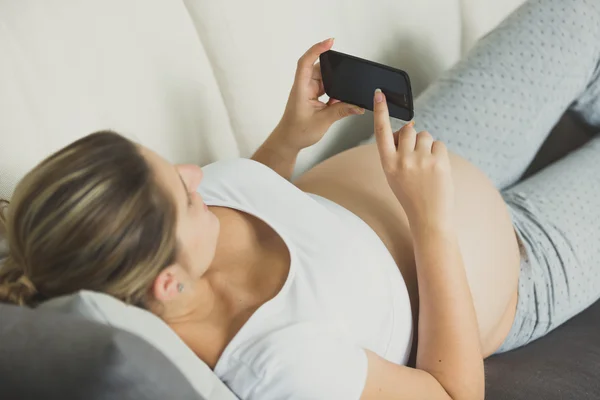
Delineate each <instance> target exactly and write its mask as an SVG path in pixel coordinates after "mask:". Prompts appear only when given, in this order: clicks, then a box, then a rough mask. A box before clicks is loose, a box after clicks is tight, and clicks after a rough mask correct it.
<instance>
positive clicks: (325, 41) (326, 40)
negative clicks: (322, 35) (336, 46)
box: [321, 38, 334, 44]
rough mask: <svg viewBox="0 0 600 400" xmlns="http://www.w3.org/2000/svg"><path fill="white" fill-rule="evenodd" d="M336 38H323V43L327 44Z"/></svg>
mask: <svg viewBox="0 0 600 400" xmlns="http://www.w3.org/2000/svg"><path fill="white" fill-rule="evenodd" d="M333 39H334V38H329V39H325V40H323V41H322V42H321V43H323V44H326V43H328V42H329V41H330V40H331V41H333Z"/></svg>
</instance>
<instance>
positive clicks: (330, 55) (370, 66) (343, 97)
mask: <svg viewBox="0 0 600 400" xmlns="http://www.w3.org/2000/svg"><path fill="white" fill-rule="evenodd" d="M320 63H321V75H322V77H323V86H324V87H325V93H327V95H328V96H329V97H333V98H335V99H338V100H340V101H343V102H346V103H350V104H354V105H357V106H359V107H363V108H365V109H367V110H371V111H373V95H374V92H375V89H377V88H380V89H381V91H382V92H383V93H384V94H385V96H386V99H387V103H388V109H389V112H390V116H392V117H394V118H399V119H402V120H404V121H410V120H411V119H412V118H413V117H414V110H413V99H412V91H411V87H410V80H409V78H408V74H407V73H406V72H405V71H402V70H400V69H396V68H392V67H389V66H387V65H383V64H378V63H375V62H373V61H369V60H364V59H362V58H358V57H354V56H351V55H349V54H344V53H340V52H337V51H333V50H328V51H326V52H325V53H323V54H321V56H320Z"/></svg>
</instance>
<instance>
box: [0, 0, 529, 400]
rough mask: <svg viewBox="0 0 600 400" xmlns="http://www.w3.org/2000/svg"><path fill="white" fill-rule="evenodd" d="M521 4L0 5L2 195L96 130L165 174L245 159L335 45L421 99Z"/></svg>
mask: <svg viewBox="0 0 600 400" xmlns="http://www.w3.org/2000/svg"><path fill="white" fill-rule="evenodd" d="M522 1H523V0H504V1H502V2H500V1H494V0H419V1H417V0H413V1H409V0H359V1H354V2H347V1H342V0H329V1H326V0H304V1H287V0H254V1H243V0H237V1H234V0H185V1H181V0H96V1H92V0H55V1H46V0H18V1H17V0H4V1H0V197H2V198H8V199H9V198H10V195H11V193H12V191H13V189H14V185H15V184H16V182H18V180H19V179H20V178H21V177H22V176H23V174H24V173H26V172H27V171H28V170H29V169H31V168H32V167H33V166H34V165H35V164H36V163H38V162H39V161H40V160H41V159H42V158H44V157H45V156H47V155H48V154H50V153H51V152H53V151H55V150H57V149H59V148H61V147H63V146H65V145H66V144H68V143H70V142H72V141H73V140H75V139H77V138H79V137H81V136H83V135H86V134H88V133H91V132H93V131H96V130H100V129H113V130H116V131H118V132H120V133H123V134H125V135H126V136H128V137H130V138H133V139H135V140H137V141H139V142H141V143H143V144H144V145H146V146H149V147H151V148H153V149H154V150H156V151H157V152H159V153H160V154H162V155H163V156H165V157H166V158H167V159H169V160H170V161H172V162H173V163H179V162H193V163H197V164H199V165H205V164H207V163H210V162H213V161H216V160H219V159H226V158H235V157H250V156H251V155H252V153H253V152H254V151H255V150H256V149H257V148H258V146H259V145H260V144H261V143H262V141H263V140H264V139H265V138H266V137H267V136H268V135H269V133H270V132H271V130H272V129H273V127H274V126H275V125H276V124H277V122H278V121H279V118H280V117H281V114H282V112H283V109H284V107H285V102H286V100H287V96H288V93H289V89H290V87H291V84H292V81H293V77H294V72H295V66H296V61H297V59H298V58H299V57H300V56H301V55H302V54H303V53H304V52H305V51H306V50H307V49H308V48H309V47H310V46H311V45H312V44H314V43H316V42H318V41H321V40H323V39H325V38H327V37H331V36H333V37H335V38H336V41H335V45H334V49H336V50H339V51H342V52H347V53H350V54H353V55H356V56H359V57H363V58H367V59H370V60H374V61H377V62H380V63H384V64H389V65H392V66H395V67H398V68H401V69H404V70H406V71H407V72H408V73H409V75H410V77H411V81H412V83H413V91H414V93H415V95H418V94H419V93H420V92H421V91H422V90H423V89H424V88H425V87H426V86H427V85H428V84H429V83H430V82H431V81H432V80H433V79H435V78H436V76H438V75H439V74H440V73H441V72H442V71H443V70H445V69H447V68H448V67H450V66H451V65H452V64H454V63H455V62H456V61H457V60H458V59H459V58H460V57H461V55H463V54H464V53H465V52H466V51H468V49H469V48H470V47H471V46H472V45H473V43H474V42H475V41H476V40H477V39H478V38H479V37H481V36H482V35H483V34H485V33H486V32H488V31H489V30H491V29H492V28H493V27H494V26H495V25H496V24H497V23H498V22H499V21H500V20H501V19H503V18H504V17H505V16H506V15H507V14H508V13H509V12H510V11H512V10H513V9H514V8H516V7H517V6H518V5H519V4H520V3H522ZM416 118H417V119H418V115H417V116H416ZM371 134H372V116H371V114H370V113H368V112H367V113H366V114H365V115H362V116H355V117H351V118H349V119H347V120H345V121H343V122H339V123H337V124H336V125H334V126H333V127H332V129H331V130H330V132H329V133H328V134H327V135H326V136H325V138H324V139H323V140H322V141H321V142H320V143H318V144H317V145H315V146H313V147H311V148H309V149H305V150H303V152H302V153H301V154H300V156H299V159H298V163H297V168H296V171H295V176H298V175H299V174H301V173H302V172H304V171H306V170H307V169H309V168H310V167H312V166H313V165H315V164H317V163H318V162H320V161H322V160H323V159H325V158H327V157H329V156H331V155H333V154H335V153H337V152H339V151H341V150H344V149H346V148H349V147H352V146H355V145H357V144H358V143H359V142H360V141H362V140H364V139H366V138H367V137H369V136H370V135H371ZM224 396H225V395H224ZM222 398H225V397H222Z"/></svg>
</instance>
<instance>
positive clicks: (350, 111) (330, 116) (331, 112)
mask: <svg viewBox="0 0 600 400" xmlns="http://www.w3.org/2000/svg"><path fill="white" fill-rule="evenodd" d="M321 112H322V113H323V114H324V117H325V118H326V119H327V121H328V122H329V123H330V124H333V123H334V122H335V121H339V120H340V119H342V118H345V117H347V116H350V115H359V114H364V113H365V109H364V108H361V107H358V106H353V105H352V104H348V103H343V102H341V101H340V102H338V103H335V104H332V105H329V106H327V107H326V108H325V109H323V110H322V111H321Z"/></svg>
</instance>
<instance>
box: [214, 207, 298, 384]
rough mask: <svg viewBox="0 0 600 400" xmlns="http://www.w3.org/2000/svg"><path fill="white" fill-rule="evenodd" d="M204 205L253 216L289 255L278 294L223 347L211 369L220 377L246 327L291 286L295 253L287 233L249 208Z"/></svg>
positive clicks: (255, 312)
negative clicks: (281, 244) (278, 238)
mask: <svg viewBox="0 0 600 400" xmlns="http://www.w3.org/2000/svg"><path fill="white" fill-rule="evenodd" d="M206 204H207V205H209V206H216V207H227V208H232V209H234V210H237V211H241V212H244V213H246V214H249V215H252V216H254V217H255V218H258V219H260V220H261V221H262V222H263V223H265V224H266V225H267V226H269V227H270V228H271V229H273V231H274V232H275V234H276V235H279V237H280V238H281V240H282V241H283V243H284V244H285V246H286V247H287V250H288V253H289V255H290V266H289V270H288V275H287V277H286V279H285V282H284V283H283V286H282V287H281V289H280V290H279V292H277V294H276V295H275V296H273V297H272V298H271V299H270V300H267V301H266V302H265V303H263V304H262V305H261V306H260V307H258V308H257V309H256V311H254V313H252V315H251V316H250V318H248V321H246V323H245V324H244V325H242V327H241V328H240V330H239V331H238V332H237V333H236V334H235V336H234V337H233V338H232V339H231V340H230V341H229V343H228V344H227V346H225V349H224V350H223V352H222V353H221V355H220V356H219V359H218V360H217V363H216V364H215V368H214V369H213V372H214V373H215V374H216V375H217V376H222V375H223V373H224V371H222V370H224V369H225V368H226V364H227V361H228V360H229V358H230V357H231V355H232V353H233V352H234V351H235V349H236V347H237V345H238V342H239V341H240V340H241V339H240V337H241V336H242V335H243V333H244V332H245V331H246V330H247V329H248V326H249V325H250V324H251V323H253V321H255V320H256V319H258V318H259V316H260V315H261V314H263V313H264V312H265V309H269V308H272V307H274V306H275V305H276V304H277V303H279V299H280V298H281V297H283V295H284V294H285V293H286V292H287V291H288V289H289V286H290V285H291V282H292V280H293V277H294V275H295V271H296V253H295V251H294V247H293V246H291V240H290V239H289V237H288V236H287V233H286V234H284V233H282V232H281V230H278V227H277V226H276V225H277V224H274V223H270V222H268V221H267V220H266V219H265V217H264V215H263V214H262V213H260V212H256V211H254V210H250V209H249V208H247V207H244V206H240V205H239V204H238V203H236V202H232V201H224V202H208V201H207V202H206Z"/></svg>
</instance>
